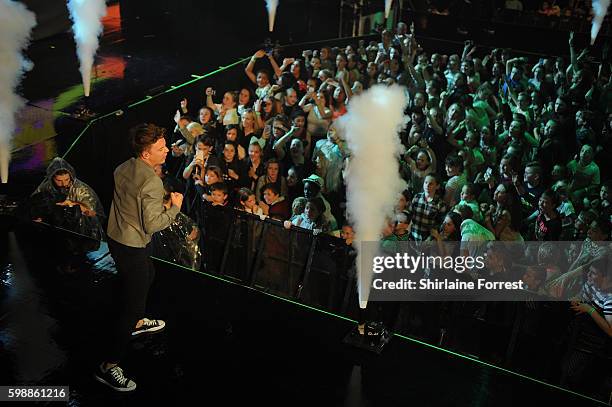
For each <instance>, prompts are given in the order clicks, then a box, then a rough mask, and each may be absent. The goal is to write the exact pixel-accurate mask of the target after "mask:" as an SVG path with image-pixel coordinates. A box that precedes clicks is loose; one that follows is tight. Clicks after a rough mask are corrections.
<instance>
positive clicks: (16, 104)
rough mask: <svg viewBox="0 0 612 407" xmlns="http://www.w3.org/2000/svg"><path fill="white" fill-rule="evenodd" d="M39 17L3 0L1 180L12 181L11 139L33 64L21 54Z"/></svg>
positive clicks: (0, 7) (0, 27) (0, 19)
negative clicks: (23, 82)
mask: <svg viewBox="0 0 612 407" xmlns="http://www.w3.org/2000/svg"><path fill="white" fill-rule="evenodd" d="M35 25H36V16H35V15H34V13H32V12H31V11H30V10H28V9H27V8H26V7H25V6H24V5H23V4H22V3H17V2H15V1H11V0H0V61H1V62H0V179H1V180H2V183H3V184H6V183H7V182H8V167H9V160H10V156H11V153H10V151H11V137H12V135H13V131H14V130H15V113H17V111H18V110H19V109H20V108H21V107H22V106H23V104H24V103H25V100H24V99H23V98H22V97H21V96H19V95H18V94H17V93H16V88H17V85H19V82H20V81H21V78H22V76H23V74H24V73H25V72H26V71H29V70H30V69H32V66H33V65H32V63H31V62H30V61H28V60H26V59H25V58H24V56H23V55H22V54H21V51H22V50H23V49H25V48H26V47H27V46H28V43H29V42H30V34H31V31H32V28H34V26H35Z"/></svg>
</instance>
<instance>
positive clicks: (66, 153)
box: [62, 121, 93, 159]
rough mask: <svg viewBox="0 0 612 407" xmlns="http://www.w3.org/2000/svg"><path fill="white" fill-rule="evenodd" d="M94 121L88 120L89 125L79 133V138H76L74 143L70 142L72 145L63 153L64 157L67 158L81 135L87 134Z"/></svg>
mask: <svg viewBox="0 0 612 407" xmlns="http://www.w3.org/2000/svg"><path fill="white" fill-rule="evenodd" d="M92 123H93V121H91V122H87V126H85V128H84V129H83V130H82V131H81V132H80V133H79V135H78V136H77V138H75V139H74V141H73V142H72V144H70V147H68V150H66V152H65V153H64V154H63V155H62V158H63V159H66V156H68V154H69V153H70V151H72V149H73V147H74V146H76V144H77V143H78V142H79V140H80V139H81V137H83V134H85V132H86V131H87V130H88V129H89V126H91V124H92Z"/></svg>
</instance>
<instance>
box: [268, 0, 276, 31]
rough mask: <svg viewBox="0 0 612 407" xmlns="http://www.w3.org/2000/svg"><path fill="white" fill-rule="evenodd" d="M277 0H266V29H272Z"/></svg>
mask: <svg viewBox="0 0 612 407" xmlns="http://www.w3.org/2000/svg"><path fill="white" fill-rule="evenodd" d="M277 7H278V0H266V8H267V9H268V31H270V32H272V31H274V20H275V19H276V8H277Z"/></svg>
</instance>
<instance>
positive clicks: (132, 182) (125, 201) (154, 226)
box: [107, 158, 179, 247]
mask: <svg viewBox="0 0 612 407" xmlns="http://www.w3.org/2000/svg"><path fill="white" fill-rule="evenodd" d="M114 177H115V192H114V193H113V203H112V205H111V209H110V215H109V217H108V233H107V234H108V236H109V237H110V238H111V239H113V240H115V241H116V242H119V243H121V244H123V245H126V246H130V247H145V246H146V245H147V244H149V242H150V241H151V235H152V234H153V233H155V232H158V231H160V230H163V229H165V228H167V227H168V226H170V224H171V223H172V222H173V221H174V218H175V217H176V215H177V214H178V213H179V208H177V207H176V206H172V207H171V208H170V209H168V210H166V209H165V208H164V205H163V198H164V186H163V184H162V181H161V179H160V178H159V177H158V176H157V175H156V174H155V171H154V170H153V168H151V167H150V166H149V165H147V164H146V163H145V162H144V161H142V160H141V159H140V158H130V159H129V160H127V161H126V162H124V163H123V164H121V165H120V166H118V167H117V168H116V169H115V174H114Z"/></svg>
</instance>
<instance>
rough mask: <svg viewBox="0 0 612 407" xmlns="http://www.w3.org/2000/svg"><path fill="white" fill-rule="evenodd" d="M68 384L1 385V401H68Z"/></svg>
mask: <svg viewBox="0 0 612 407" xmlns="http://www.w3.org/2000/svg"><path fill="white" fill-rule="evenodd" d="M69 394H70V390H69V387H68V386H0V401H68V396H69Z"/></svg>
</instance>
